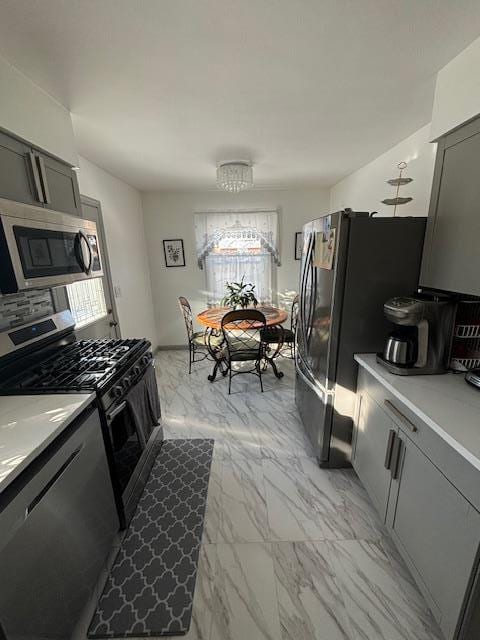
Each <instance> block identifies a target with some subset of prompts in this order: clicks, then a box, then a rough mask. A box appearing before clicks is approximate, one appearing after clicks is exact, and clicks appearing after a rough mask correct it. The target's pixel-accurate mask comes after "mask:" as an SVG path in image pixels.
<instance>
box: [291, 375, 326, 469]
mask: <svg viewBox="0 0 480 640" xmlns="http://www.w3.org/2000/svg"><path fill="white" fill-rule="evenodd" d="M295 402H296V405H297V408H298V412H299V413H300V417H301V418H302V422H303V425H304V427H305V430H306V432H307V435H308V437H309V439H310V442H311V443H312V446H313V450H314V453H315V456H316V457H317V459H318V461H319V462H320V464H322V463H325V462H327V460H328V454H329V444H330V432H331V420H332V406H331V402H330V399H329V396H328V395H327V394H325V393H322V391H321V390H320V389H317V388H315V385H314V384H313V383H312V382H310V380H309V379H308V376H307V375H305V374H304V373H303V372H302V370H301V368H300V367H299V366H297V373H296V381H295Z"/></svg>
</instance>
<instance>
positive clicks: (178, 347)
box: [154, 344, 188, 353]
mask: <svg viewBox="0 0 480 640" xmlns="http://www.w3.org/2000/svg"><path fill="white" fill-rule="evenodd" d="M159 351H188V344H162V345H158V347H157V348H156V349H155V351H154V353H158V352H159Z"/></svg>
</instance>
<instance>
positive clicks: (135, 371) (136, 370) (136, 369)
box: [133, 364, 142, 376]
mask: <svg viewBox="0 0 480 640" xmlns="http://www.w3.org/2000/svg"><path fill="white" fill-rule="evenodd" d="M141 370H142V369H141V367H140V366H139V365H138V364H136V365H135V366H134V367H133V373H134V374H135V375H136V376H138V374H139V373H140V371H141Z"/></svg>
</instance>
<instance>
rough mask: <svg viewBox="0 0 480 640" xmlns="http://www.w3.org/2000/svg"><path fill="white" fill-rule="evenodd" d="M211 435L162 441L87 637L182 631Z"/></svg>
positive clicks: (199, 537)
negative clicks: (206, 438)
mask: <svg viewBox="0 0 480 640" xmlns="http://www.w3.org/2000/svg"><path fill="white" fill-rule="evenodd" d="M213 443H214V441H213V440H203V439H202V440H200V439H198V440H166V441H165V442H164V444H163V446H162V449H161V451H160V453H159V455H158V457H157V459H156V460H155V463H154V465H153V467H152V471H151V474H150V477H149V479H148V481H147V484H146V485H145V490H144V492H143V494H142V497H141V498H140V501H139V503H138V507H137V510H136V512H135V515H134V516H133V518H132V521H131V523H130V526H129V527H128V530H127V533H126V535H125V538H124V539H123V542H122V546H121V548H120V550H119V552H118V555H117V557H116V559H115V562H114V564H113V567H112V569H111V571H110V575H109V576H108V579H107V582H106V584H105V588H104V590H103V593H102V595H101V597H100V600H99V602H98V606H97V610H96V612H95V614H94V616H93V618H92V621H91V623H90V628H89V630H88V637H89V638H131V637H136V638H138V637H147V638H148V637H150V636H163V635H178V634H185V633H187V631H188V629H189V626H190V619H191V615H192V604H193V594H194V590H195V579H196V574H197V563H198V554H199V551H200V544H201V540H202V532H203V519H204V515H205V505H206V500H207V490H208V479H209V476H210V465H211V462H212V453H213Z"/></svg>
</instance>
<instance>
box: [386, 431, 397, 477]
mask: <svg viewBox="0 0 480 640" xmlns="http://www.w3.org/2000/svg"><path fill="white" fill-rule="evenodd" d="M396 436H397V434H396V432H395V430H394V429H390V431H389V432H388V441H387V450H386V452H385V462H384V466H385V469H390V466H391V464H392V449H393V443H394V442H395V438H396Z"/></svg>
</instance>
